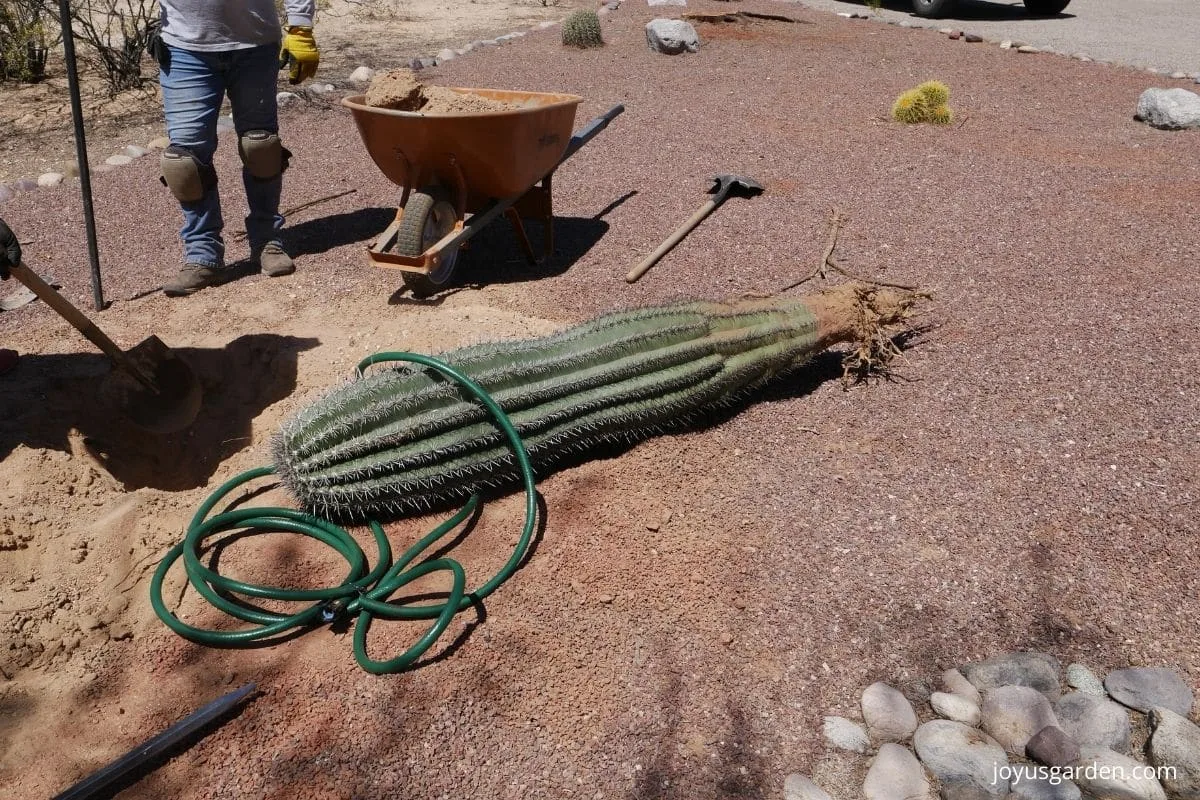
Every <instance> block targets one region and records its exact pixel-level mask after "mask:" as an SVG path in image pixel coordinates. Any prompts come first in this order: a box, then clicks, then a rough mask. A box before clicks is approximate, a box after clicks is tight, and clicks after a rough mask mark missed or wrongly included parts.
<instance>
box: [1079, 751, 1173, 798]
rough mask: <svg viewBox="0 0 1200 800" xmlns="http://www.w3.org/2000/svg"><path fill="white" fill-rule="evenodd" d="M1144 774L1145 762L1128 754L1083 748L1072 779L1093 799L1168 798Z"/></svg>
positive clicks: (1160, 787) (1157, 784) (1156, 781)
mask: <svg viewBox="0 0 1200 800" xmlns="http://www.w3.org/2000/svg"><path fill="white" fill-rule="evenodd" d="M1145 773H1146V765H1145V764H1142V763H1140V762H1138V761H1134V760H1133V759H1132V758H1130V757H1129V756H1123V755H1121V754H1120V753H1114V752H1113V751H1112V750H1107V749H1105V748H1103V747H1085V748H1083V755H1082V756H1081V757H1080V759H1079V761H1077V762H1076V769H1075V770H1074V778H1075V783H1076V784H1078V785H1079V788H1080V789H1082V790H1083V794H1084V796H1085V797H1088V798H1094V799H1095V800H1167V793H1166V792H1164V791H1163V787H1162V784H1161V783H1159V782H1158V780H1157V779H1155V778H1152V777H1149V776H1147V775H1146V774H1145Z"/></svg>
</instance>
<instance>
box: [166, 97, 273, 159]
mask: <svg viewBox="0 0 1200 800" xmlns="http://www.w3.org/2000/svg"><path fill="white" fill-rule="evenodd" d="M280 94H288V92H280ZM276 99H278V96H277V97H276ZM170 146H171V140H170V139H168V138H167V137H166V136H159V137H158V138H156V139H151V140H150V141H149V142H147V143H146V147H149V148H150V149H151V150H166V149H167V148H168V147H170Z"/></svg>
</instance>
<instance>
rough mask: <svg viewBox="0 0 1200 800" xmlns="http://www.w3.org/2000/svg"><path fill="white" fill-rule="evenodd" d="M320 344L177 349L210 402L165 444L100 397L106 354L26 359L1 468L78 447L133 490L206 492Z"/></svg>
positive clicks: (245, 340)
mask: <svg viewBox="0 0 1200 800" xmlns="http://www.w3.org/2000/svg"><path fill="white" fill-rule="evenodd" d="M318 344H319V342H318V340H317V339H311V338H306V339H302V338H297V337H294V336H278V335H275V334H252V335H247V336H242V337H240V338H238V339H235V340H233V341H232V342H230V343H229V344H227V345H225V346H224V347H222V348H176V349H175V350H174V352H175V353H176V354H177V355H179V356H180V357H181V358H182V359H183V360H184V361H186V362H187V363H188V364H189V365H190V366H191V367H192V369H193V370H194V371H195V372H196V375H197V378H198V379H199V380H200V383H201V385H202V387H203V392H204V399H203V403H202V405H201V408H200V412H199V415H198V416H197V418H196V420H195V422H193V423H192V424H191V425H190V426H189V427H188V428H186V429H184V430H183V431H180V432H178V433H174V434H170V435H158V434H152V433H149V432H146V431H144V430H141V429H140V428H137V427H136V426H134V425H133V423H132V422H130V421H129V420H128V419H127V418H126V416H125V414H124V411H123V410H122V409H118V408H113V407H111V406H108V405H106V404H105V403H104V402H103V401H102V400H101V399H100V398H102V397H103V395H104V393H103V391H102V387H103V383H104V379H105V376H106V375H107V374H108V373H109V371H110V369H111V367H110V365H109V362H108V359H107V358H105V357H104V356H102V355H100V354H98V353H70V354H55V355H30V354H24V355H22V356H21V360H20V362H19V363H18V365H17V368H16V369H15V370H14V371H13V372H11V373H9V374H8V375H7V376H5V379H4V381H3V382H2V384H0V404H2V405H3V408H4V409H5V413H4V415H3V416H2V417H0V459H3V458H5V457H7V456H8V455H9V454H10V453H11V452H12V451H13V450H14V449H15V448H16V447H18V446H20V445H24V446H27V447H32V448H38V449H47V450H59V451H63V452H71V451H72V449H73V447H74V445H73V443H72V438H73V437H72V432H73V431H78V438H80V440H81V441H80V446H81V447H82V448H83V449H84V450H85V451H86V452H87V454H89V455H90V456H91V457H92V458H93V459H95V461H96V462H97V463H98V464H99V465H101V466H102V467H103V468H104V469H105V470H106V471H107V472H108V473H109V474H111V475H112V476H113V477H114V478H115V479H117V480H118V481H120V482H121V483H122V484H123V485H124V487H125V488H126V489H127V490H130V491H132V490H135V489H140V488H143V487H151V488H154V489H161V490H165V491H183V490H187V489H193V488H195V487H197V486H202V485H204V484H205V483H206V482H207V481H208V479H209V478H210V477H211V476H212V474H213V473H214V471H215V470H216V468H217V465H219V464H220V463H221V462H222V461H224V460H225V459H226V458H228V457H229V456H230V455H232V454H233V453H236V452H237V451H239V450H241V449H242V448H244V447H245V446H246V445H247V444H249V442H250V441H251V432H252V427H251V426H252V423H253V421H254V419H255V418H256V417H257V416H258V415H259V414H260V413H262V411H263V409H265V408H266V407H268V406H270V405H272V404H274V403H276V402H278V401H280V400H282V399H283V398H285V397H287V396H288V395H290V394H291V393H292V391H293V390H294V389H295V387H296V361H297V358H298V356H299V354H300V353H301V352H303V351H305V350H310V349H312V348H313V347H316V346H317V345H318Z"/></svg>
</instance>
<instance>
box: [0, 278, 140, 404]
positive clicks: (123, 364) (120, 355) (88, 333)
mask: <svg viewBox="0 0 1200 800" xmlns="http://www.w3.org/2000/svg"><path fill="white" fill-rule="evenodd" d="M9 273H10V274H11V275H12V276H13V277H14V278H16V279H17V280H19V281H20V282H21V283H23V284H25V285H26V286H27V287H29V291H31V292H33V293H34V294H36V295H37V296H38V297H39V298H40V299H41V300H42V302H44V303H45V304H46V305H48V306H50V307H51V308H52V309H54V310H55V311H57V312H58V314H59V316H61V317H62V318H63V319H65V320H66V321H67V322H69V323H71V326H72V327H73V328H75V330H77V331H79V332H80V333H82V334H83V335H84V336H85V337H87V340H88V341H89V342H91V343H92V344H94V345H96V347H99V348H100V349H101V350H103V351H104V354H105V355H106V356H108V357H109V358H111V359H112V360H113V363H114V364H116V365H117V366H118V367H120V368H121V369H123V370H125V371H126V372H128V373H129V374H130V375H132V376H133V377H135V378H137V379H138V381H139V382H140V383H142V384H143V385H144V386H147V387H149V388H151V389H153V388H154V383H153V381H151V380H150V379H149V378H148V377H146V375H145V374H143V373H142V371H141V370H140V369H138V368H137V367H136V366H134V364H133V362H132V361H130V360H129V358H127V357H126V355H125V353H124V351H122V350H121V348H119V347H117V345H116V343H115V342H114V341H113V340H112V339H110V338H108V337H107V336H105V335H104V332H103V331H101V330H100V329H99V328H97V327H96V326H95V324H94V323H93V322H92V321H91V320H90V319H88V318H87V317H85V316H84V315H83V312H81V311H80V310H79V309H77V308H76V307H75V306H73V305H71V303H70V301H68V300H67V298H65V297H63V296H62V295H61V294H59V293H58V292H56V291H55V290H54V287H53V286H51V285H50V284H48V283H46V282H45V281H44V280H42V279H41V277H40V276H39V275H38V274H37V273H36V272H34V271H33V270H31V269H30V268H29V267H27V266H25V262H23V261H22V262H21V263H20V264H17V265H16V266H13V267H9Z"/></svg>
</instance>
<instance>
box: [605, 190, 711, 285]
mask: <svg viewBox="0 0 1200 800" xmlns="http://www.w3.org/2000/svg"><path fill="white" fill-rule="evenodd" d="M718 200H719V199H718V198H713V199H712V200H709V201H708V202H707V203H705V204H704V205H702V206H701V207H700V210H699V211H697V212H696V213H695V214H692V216H691V217H690V218H689V219H688V221H687V222H685V223H683V224H682V225H680V226H679V228H678V229H677V230H676V231H675V232H674V233H672V234H671V238H669V239H667V240H666V241H665V242H663V243H662V244H660V245H659V246H658V248H657V249H656V250H655V251H654V252H653V253H651V254H650V255H648V256H646V258H645V259H643V260H642V263H640V264H638V265H637V266H636V267H634V268H633V269H631V270H629V274H627V275H626V276H625V282H626V283H633V282H634V281H636V280H637V279H638V278H640V277H642V276H643V275H645V274H646V273H647V272H648V271H649V270H650V268H651V267H653V266H654V265H655V264H656V263H658V260H659V259H660V258H662V257H663V256H665V255H666V254H667V251H668V250H670V249H671V248H672V247H674V246H675V245H677V244H679V242H680V240H681V239H683V237H685V236H687V235H688V232H690V231H691V230H692V228H694V227H696V226H697V225H699V224H700V220H702V219H704V218H705V217H707V216H708V215H709V214H711V213H712V210H713V209H714V208H716V207H717V203H718Z"/></svg>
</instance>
